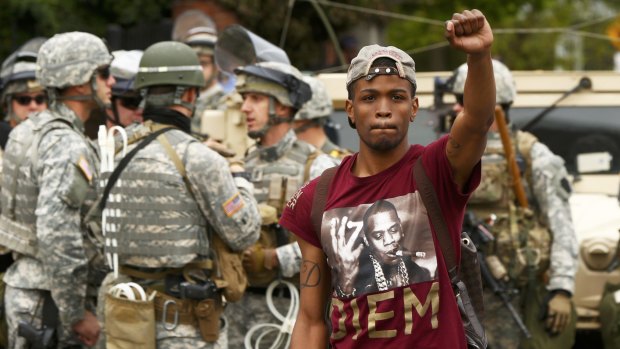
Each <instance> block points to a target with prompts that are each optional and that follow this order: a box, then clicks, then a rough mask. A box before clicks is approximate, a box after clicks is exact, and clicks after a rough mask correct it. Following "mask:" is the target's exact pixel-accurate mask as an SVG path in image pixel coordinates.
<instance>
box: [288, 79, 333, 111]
mask: <svg viewBox="0 0 620 349" xmlns="http://www.w3.org/2000/svg"><path fill="white" fill-rule="evenodd" d="M304 81H305V82H306V83H307V84H308V85H310V89H311V90H312V98H311V99H310V100H309V101H307V102H306V104H304V106H303V107H301V109H300V110H299V111H298V112H297V114H295V120H311V119H319V118H324V117H327V116H329V115H330V114H331V113H332V112H333V111H334V108H333V106H332V99H331V98H330V97H329V94H328V93H327V89H326V88H325V84H323V82H322V81H321V80H319V79H318V78H315V77H313V76H308V75H304Z"/></svg>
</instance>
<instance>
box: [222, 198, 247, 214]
mask: <svg viewBox="0 0 620 349" xmlns="http://www.w3.org/2000/svg"><path fill="white" fill-rule="evenodd" d="M244 205H245V203H244V202H243V199H242V198H241V195H240V194H239V192H237V193H236V194H235V195H233V196H232V197H231V198H230V199H228V200H226V201H225V202H224V203H223V204H222V207H223V208H224V213H226V216H228V217H230V216H232V215H233V214H235V212H237V211H239V210H240V209H241V208H243V206H244Z"/></svg>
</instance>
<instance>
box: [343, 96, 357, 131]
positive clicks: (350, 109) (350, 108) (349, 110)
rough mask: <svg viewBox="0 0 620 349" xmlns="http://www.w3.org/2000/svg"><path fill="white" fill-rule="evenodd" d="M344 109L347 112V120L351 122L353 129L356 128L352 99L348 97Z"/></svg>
mask: <svg viewBox="0 0 620 349" xmlns="http://www.w3.org/2000/svg"><path fill="white" fill-rule="evenodd" d="M344 110H345V111H346V112H347V121H348V122H349V126H350V127H351V128H352V129H355V128H356V127H355V121H354V117H353V115H354V113H353V102H352V101H351V100H350V99H347V100H346V101H345V104H344Z"/></svg>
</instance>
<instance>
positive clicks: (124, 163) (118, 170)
mask: <svg viewBox="0 0 620 349" xmlns="http://www.w3.org/2000/svg"><path fill="white" fill-rule="evenodd" d="M173 129H175V128H174V127H165V128H161V129H159V130H157V131H155V132H153V133H150V134H149V135H148V136H146V137H144V138H143V139H142V141H141V142H140V143H138V145H136V147H135V148H133V149H132V150H131V151H130V152H129V153H127V155H125V157H124V158H122V159H121V161H120V162H119V163H118V165H117V166H116V167H115V168H114V171H113V172H112V174H111V175H110V178H108V183H107V184H106V186H105V189H104V190H103V195H102V197H101V201H100V202H99V207H100V209H101V210H102V211H103V209H104V208H105V206H106V204H107V203H108V196H109V195H110V191H111V190H112V187H114V184H115V183H116V181H117V180H118V178H119V177H120V175H121V172H123V170H124V169H125V167H127V165H128V164H129V161H131V159H133V157H134V156H135V155H136V154H137V153H138V152H139V151H140V150H141V149H143V148H144V147H146V146H147V145H148V144H149V143H151V142H152V141H154V140H155V139H156V138H157V137H158V136H159V135H160V134H163V133H164V132H167V131H170V130H173Z"/></svg>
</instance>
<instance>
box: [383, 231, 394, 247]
mask: <svg viewBox="0 0 620 349" xmlns="http://www.w3.org/2000/svg"><path fill="white" fill-rule="evenodd" d="M394 241H396V240H394V237H393V236H392V234H391V233H389V232H386V233H385V234H384V235H383V245H384V246H388V245H391V244H393V243H394Z"/></svg>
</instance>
